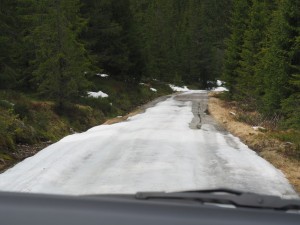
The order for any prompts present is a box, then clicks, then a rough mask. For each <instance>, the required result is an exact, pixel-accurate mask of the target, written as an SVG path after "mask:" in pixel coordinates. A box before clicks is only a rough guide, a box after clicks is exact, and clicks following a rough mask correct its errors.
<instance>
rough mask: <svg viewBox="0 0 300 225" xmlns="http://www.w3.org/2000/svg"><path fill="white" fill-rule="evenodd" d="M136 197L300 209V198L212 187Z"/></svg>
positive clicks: (140, 198)
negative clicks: (209, 188)
mask: <svg viewBox="0 0 300 225" xmlns="http://www.w3.org/2000/svg"><path fill="white" fill-rule="evenodd" d="M135 198H136V199H139V200H147V199H164V200H167V199H170V200H171V199H173V200H192V201H197V202H200V203H214V204H226V205H234V206H236V207H250V208H263V209H276V210H283V211H287V210H300V200H297V199H282V198H280V197H277V196H269V195H260V194H255V193H251V192H242V191H236V190H232V189H212V190H199V191H185V192H173V193H165V192H138V193H137V194H136V195H135Z"/></svg>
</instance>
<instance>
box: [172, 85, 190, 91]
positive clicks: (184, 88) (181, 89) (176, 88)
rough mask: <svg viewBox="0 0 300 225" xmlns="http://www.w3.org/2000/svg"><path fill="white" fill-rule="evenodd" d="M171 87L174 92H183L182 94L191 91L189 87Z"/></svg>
mask: <svg viewBox="0 0 300 225" xmlns="http://www.w3.org/2000/svg"><path fill="white" fill-rule="evenodd" d="M169 86H170V88H171V89H172V90H173V91H180V92H181V91H182V92H184V91H189V89H188V88H187V86H183V87H177V86H175V85H173V84H169Z"/></svg>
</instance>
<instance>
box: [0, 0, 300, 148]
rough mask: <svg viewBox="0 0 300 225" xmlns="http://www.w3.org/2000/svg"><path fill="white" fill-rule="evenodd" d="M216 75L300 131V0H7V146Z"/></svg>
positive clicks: (0, 76)
mask: <svg viewBox="0 0 300 225" xmlns="http://www.w3.org/2000/svg"><path fill="white" fill-rule="evenodd" d="M101 74H108V75H109V77H107V78H101V76H99V75H101ZM217 79H220V80H222V81H224V82H225V86H226V87H227V88H228V90H229V91H228V92H227V93H225V94H224V95H225V97H226V98H227V99H229V100H234V101H237V102H239V103H240V104H241V105H243V106H244V107H247V108H248V109H250V110H255V111H258V112H259V113H261V114H262V115H263V116H264V117H266V118H270V119H274V120H276V121H277V122H278V124H280V126H281V127H282V128H283V129H295V130H299V129H300V1H299V0H0V146H4V147H5V148H7V149H13V148H14V147H15V143H28V142H36V141H37V140H49V139H50V140H56V139H58V138H60V137H61V136H62V135H64V134H66V133H68V132H70V130H69V128H70V127H72V128H73V129H77V130H82V129H86V128H87V127H89V126H91V125H95V124H99V121H103V120H104V118H105V117H107V116H117V115H119V114H121V113H124V112H128V111H130V110H132V109H133V108H134V107H135V106H137V105H139V104H142V103H144V102H147V101H149V100H150V99H153V98H155V97H158V96H159V95H164V94H168V93H171V90H170V88H169V87H168V86H167V85H166V84H170V83H171V84H176V85H179V86H183V85H188V86H189V87H191V88H197V89H210V88H212V87H213V86H214V84H215V83H216V81H217ZM141 83H142V84H145V85H146V86H145V85H144V86H142V85H141ZM151 86H153V87H155V89H157V90H158V92H157V93H155V92H153V91H151V90H149V88H148V87H151ZM92 90H94V91H99V90H102V91H104V92H105V93H108V94H109V98H106V99H104V98H103V99H101V98H99V99H92V98H88V97H87V92H88V91H92ZM50 109H51V110H52V109H53V113H50V112H49V110H50ZM58 116H59V117H62V118H63V121H64V123H66V124H67V125H66V126H65V125H63V122H61V121H60V120H58ZM50 125H51V131H49V129H50V128H49V126H50ZM24 133H26V136H24ZM4 137H5V138H4Z"/></svg>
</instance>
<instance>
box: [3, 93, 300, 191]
mask: <svg viewBox="0 0 300 225" xmlns="http://www.w3.org/2000/svg"><path fill="white" fill-rule="evenodd" d="M206 104H207V93H206V92H205V91H190V92H186V93H184V94H180V95H177V96H173V97H171V98H169V99H167V100H165V101H163V102H160V103H158V104H156V105H155V106H154V107H151V108H148V109H147V110H146V112H145V113H143V114H139V115H136V116H134V117H131V118H129V119H128V120H127V121H125V122H122V123H117V124H113V125H101V126H97V127H94V128H92V129H90V130H88V131H87V132H84V133H81V134H74V135H70V136H67V137H65V138H63V139H62V140H61V141H59V142H57V143H55V144H53V145H51V146H49V147H47V148H45V149H44V150H42V151H41V152H39V153H38V154H36V155H35V156H33V157H31V158H28V159H26V160H24V161H23V162H21V163H19V164H17V165H16V166H15V167H13V168H11V169H9V170H7V171H6V172H5V173H3V174H1V175H0V190H4V191H21V192H38V193H55V194H75V195H77V194H102V193H135V192H138V191H178V190H193V189H211V188H220V187H228V188H234V189H238V190H243V191H253V192H258V193H264V194H274V195H280V196H285V197H292V196H296V193H295V192H294V190H293V188H292V187H291V186H290V184H289V183H288V181H287V180H286V178H285V177H284V175H283V174H282V173H281V172H280V171H279V170H277V169H275V168H274V167H273V166H272V165H271V164H269V163H268V162H266V161H265V160H264V159H262V158H261V157H259V156H258V155H257V154H256V153H255V152H253V151H251V150H250V149H248V147H247V146H245V145H244V144H242V143H241V142H240V141H239V139H238V138H236V137H234V136H232V135H231V134H229V133H227V132H225V131H224V130H222V128H220V127H219V126H218V125H217V124H216V123H215V122H214V121H213V119H212V118H211V117H210V116H208V115H206V114H205V110H206Z"/></svg>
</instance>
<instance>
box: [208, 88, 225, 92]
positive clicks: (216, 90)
mask: <svg viewBox="0 0 300 225" xmlns="http://www.w3.org/2000/svg"><path fill="white" fill-rule="evenodd" d="M212 91H214V92H223V91H228V89H227V88H226V87H217V88H213V89H212Z"/></svg>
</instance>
